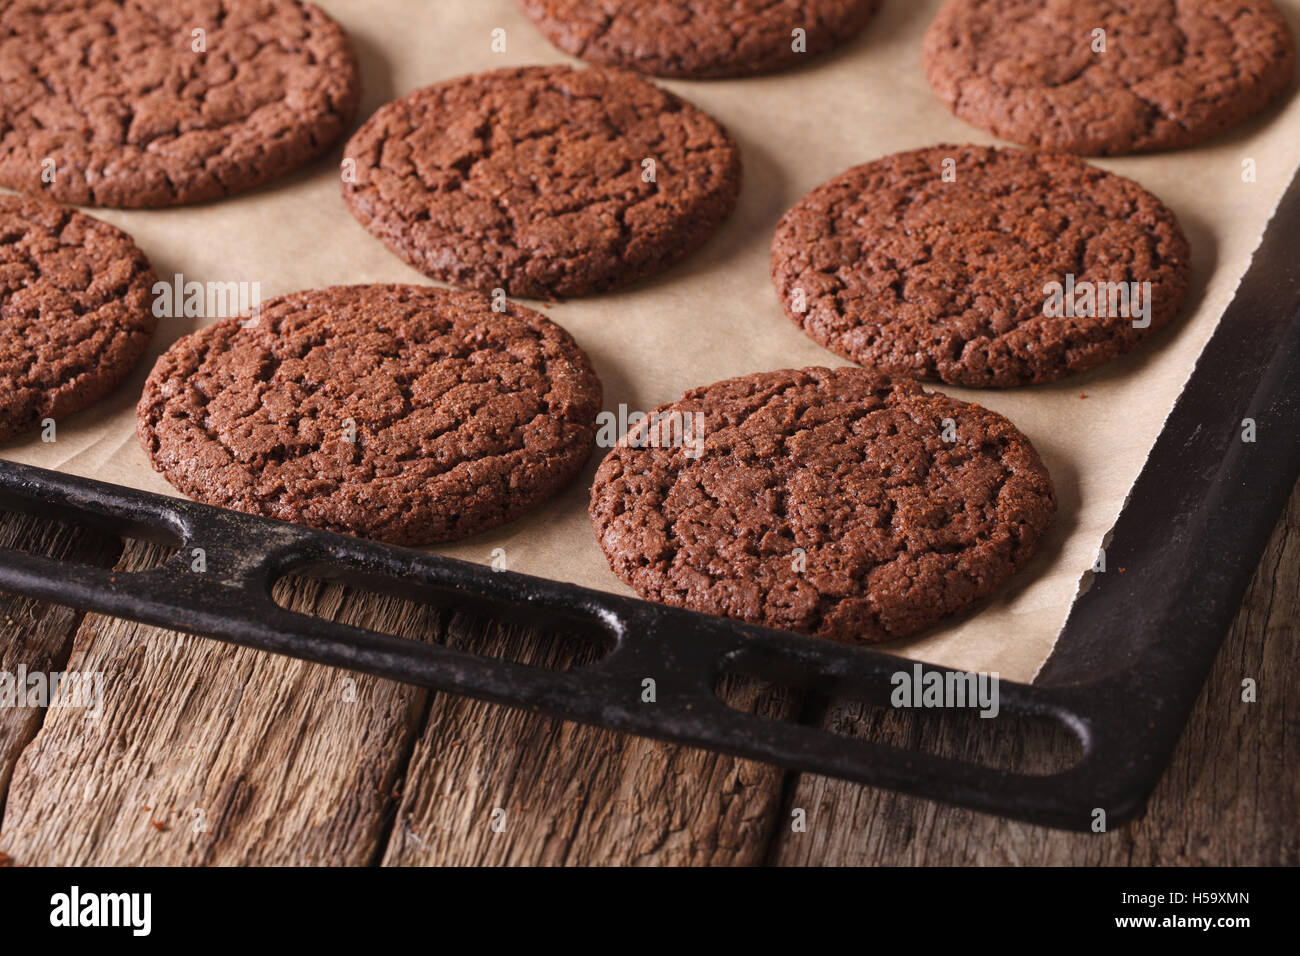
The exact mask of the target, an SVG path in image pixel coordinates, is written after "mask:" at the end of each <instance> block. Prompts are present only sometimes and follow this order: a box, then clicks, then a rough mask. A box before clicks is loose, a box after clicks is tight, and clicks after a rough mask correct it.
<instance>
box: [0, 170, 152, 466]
mask: <svg viewBox="0 0 1300 956" xmlns="http://www.w3.org/2000/svg"><path fill="white" fill-rule="evenodd" d="M156 281H157V279H156V277H155V276H154V272H153V269H151V268H150V267H149V261H148V260H147V259H146V258H145V256H144V253H143V252H141V251H140V250H139V249H137V248H136V245H135V243H134V242H132V241H131V237H130V236H128V235H127V234H126V233H124V232H122V231H121V230H120V229H117V228H116V227H114V226H110V225H109V224H108V223H106V222H101V221H100V220H98V219H94V218H92V217H91V216H87V215H85V214H84V213H80V212H77V211H76V210H74V209H68V208H66V207H64V206H60V205H58V204H56V203H52V202H50V201H49V200H46V199H33V198H30V197H27V196H0V441H2V440H4V439H7V438H10V437H12V436H14V435H16V434H19V433H20V432H24V431H27V430H28V429H30V428H35V427H36V426H38V425H40V424H41V422H42V421H44V420H45V419H46V418H52V419H54V420H55V421H56V422H58V421H59V420H60V419H62V418H63V417H64V416H67V415H71V414H72V413H73V412H77V411H80V410H81V409H83V408H85V407H86V406H88V405H90V404H92V403H94V402H96V401H98V400H99V399H100V398H102V397H103V396H105V395H107V394H108V393H109V392H110V391H112V390H113V389H114V388H115V387H116V386H117V385H118V384H119V383H120V382H121V381H122V380H123V379H125V378H126V377H127V376H128V375H129V374H130V373H131V369H132V367H134V365H135V363H136V361H137V360H138V359H139V358H140V356H141V355H143V354H144V351H145V348H146V347H148V345H149V337H150V336H151V335H152V334H153V330H154V328H155V327H156V326H157V324H158V320H157V318H156V317H155V316H154V314H153V309H152V306H153V285H154V282H156Z"/></svg>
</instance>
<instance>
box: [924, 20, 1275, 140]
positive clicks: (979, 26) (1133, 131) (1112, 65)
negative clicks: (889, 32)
mask: <svg viewBox="0 0 1300 956" xmlns="http://www.w3.org/2000/svg"><path fill="white" fill-rule="evenodd" d="M1294 61H1295V44H1294V42H1293V40H1292V38H1291V33H1290V31H1289V30H1288V29H1287V25H1286V21H1285V20H1284V19H1283V18H1282V15H1281V13H1279V12H1278V9H1277V8H1276V7H1275V6H1273V4H1272V3H1270V2H1269V0H1197V2H1196V3H1172V2H1170V0H1127V2H1123V3H1117V2H1113V0H1051V2H1048V3H1026V2H1025V0H949V2H948V3H947V4H946V5H945V6H944V7H943V9H941V10H940V11H939V14H938V16H937V17H935V20H934V23H932V24H931V25H930V29H929V30H928V32H927V33H926V35H925V46H924V54H923V62H924V64H925V73H926V76H927V77H928V78H929V81H930V86H931V87H933V88H934V91H935V92H936V93H938V94H939V97H940V98H941V99H942V100H943V101H944V102H945V103H947V104H948V107H949V109H951V110H952V111H953V112H954V113H956V114H957V115H958V116H960V117H961V118H962V119H964V120H966V121H967V122H968V123H974V124H975V125H976V126H979V127H982V128H983V129H987V130H990V131H991V132H994V133H996V134H997V135H999V136H1004V137H1006V138H1007V139H1010V140H1014V141H1016V142H1018V143H1025V144H1028V145H1032V146H1040V147H1043V148H1046V149H1060V150H1066V151H1068V152H1072V153H1085V154H1103V155H1112V154H1117V153H1132V152H1140V151H1146V150H1153V149H1173V148H1176V147H1179V146H1188V145H1190V144H1192V143H1199V142H1201V141H1203V140H1206V139H1209V138H1210V137H1212V136H1215V135H1217V134H1218V133H1221V132H1222V131H1223V130H1225V129H1227V128H1228V127H1230V126H1234V125H1236V124H1237V123H1240V122H1241V121H1242V120H1244V119H1246V117H1248V116H1252V115H1254V114H1255V113H1258V112H1259V111H1260V110H1262V109H1263V108H1264V106H1265V105H1266V104H1267V103H1268V102H1269V101H1270V100H1271V99H1273V98H1274V97H1275V96H1277V95H1278V94H1279V93H1281V92H1282V91H1283V90H1284V89H1285V88H1286V86H1287V84H1288V83H1289V82H1290V80H1291V70H1292V66H1293V63H1294Z"/></svg>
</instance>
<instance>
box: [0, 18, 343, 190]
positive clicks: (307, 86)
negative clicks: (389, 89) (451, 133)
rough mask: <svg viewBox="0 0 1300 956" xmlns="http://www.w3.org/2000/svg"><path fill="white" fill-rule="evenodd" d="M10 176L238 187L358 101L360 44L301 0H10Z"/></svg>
mask: <svg viewBox="0 0 1300 956" xmlns="http://www.w3.org/2000/svg"><path fill="white" fill-rule="evenodd" d="M0 63H2V64H4V66H3V77H4V82H3V83H2V84H0V184H2V185H5V186H12V187H14V188H15V189H23V190H27V191H29V192H41V191H43V192H45V193H48V194H49V195H51V196H53V197H55V198H57V199H61V200H63V201H65V202H72V203H80V204H84V205H96V206H174V205H178V204H181V203H192V202H201V201H203V200H208V199H215V198H217V197H219V196H226V195H229V194H231V193H236V192H239V191H241V190H244V189H248V188H250V187H252V186H256V185H258V184H259V183H263V182H266V181H267V180H269V179H273V178H275V177H277V176H279V175H281V174H283V173H286V172H288V171H289V170H291V169H295V168H297V167H298V166H301V165H303V164H304V163H307V162H309V161H310V160H312V159H315V158H316V157H317V156H320V155H321V154H322V153H323V152H325V150H327V149H328V148H329V147H330V146H331V145H332V144H333V143H334V141H335V140H337V139H338V138H339V137H340V136H341V135H342V134H343V132H344V130H345V129H346V128H347V126H348V124H349V122H351V119H352V116H353V114H354V113H355V111H356V105H357V96H358V89H359V79H358V72H357V63H356V58H355V56H354V55H353V51H352V45H351V43H350V42H349V40H348V38H347V36H346V35H345V34H344V33H343V31H342V30H341V29H340V28H339V26H338V25H337V24H336V23H335V22H334V21H333V20H331V19H330V18H329V17H327V16H325V14H324V13H322V12H321V11H320V10H319V9H317V8H316V7H314V6H311V5H310V4H304V3H299V2H297V0H221V2H219V3H213V2H208V0H168V2H167V3H141V2H138V0H59V2H58V3H50V2H47V0H13V2H10V3H5V4H4V5H3V6H0Z"/></svg>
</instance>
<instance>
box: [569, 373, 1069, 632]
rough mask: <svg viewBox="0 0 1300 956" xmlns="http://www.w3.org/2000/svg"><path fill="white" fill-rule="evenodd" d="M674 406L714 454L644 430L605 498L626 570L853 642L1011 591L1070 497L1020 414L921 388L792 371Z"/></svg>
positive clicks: (636, 583)
mask: <svg viewBox="0 0 1300 956" xmlns="http://www.w3.org/2000/svg"><path fill="white" fill-rule="evenodd" d="M674 412H675V413H678V414H683V413H692V414H694V415H700V416H703V417H702V420H701V419H697V420H696V422H697V425H696V427H697V428H699V429H700V430H701V431H702V435H703V439H704V447H703V453H702V454H697V452H698V451H699V449H698V447H696V448H692V447H691V445H690V444H689V443H680V444H678V445H677V446H675V447H674V446H673V445H672V443H671V442H670V441H665V440H660V441H658V442H657V444H658V446H659V447H655V444H656V442H655V441H650V442H645V441H642V442H640V444H641V445H642V447H633V445H635V444H636V443H637V440H638V438H639V437H640V436H639V433H637V432H633V433H632V436H631V439H630V440H624V441H623V442H620V444H619V445H618V446H616V447H615V448H614V449H613V450H612V451H611V452H610V453H609V454H608V455H607V456H606V457H605V459H604V461H603V462H601V465H600V467H599V468H598V469H597V471H596V479H595V485H594V488H593V490H592V498H591V521H592V526H593V528H594V529H595V532H596V537H597V539H598V540H599V542H600V545H601V547H602V549H603V550H604V552H605V555H606V557H607V558H608V559H609V563H610V567H611V569H612V570H613V571H614V573H615V574H617V575H618V576H619V577H621V578H622V579H623V580H624V581H626V582H627V583H628V584H629V585H631V586H632V587H633V588H634V589H635V590H636V591H637V592H638V593H639V594H641V595H642V596H643V597H646V598H649V599H651V600H654V601H661V602H663V603H665V604H672V605H676V606H679V607H687V608H690V609H692V610H696V611H703V612H706V613H709V614H720V615H725V616H728V617H734V618H739V619H741V620H744V621H749V622H751V623H755V624H763V625H766V626H768V627H775V628H781V629H784V630H792V631H799V632H803V633H808V634H814V635H817V636H819V637H825V638H831V639H833V640H837V641H843V642H849V643H871V642H876V641H884V640H893V639H897V638H901V637H906V636H908V635H910V634H914V633H916V632H917V631H919V630H921V629H923V628H925V627H928V626H929V625H931V624H933V623H934V622H936V621H938V620H939V619H940V618H942V617H944V616H946V615H949V614H953V613H956V612H958V611H961V610H963V609H965V608H967V607H969V606H970V605H972V604H973V603H975V602H976V601H978V600H980V599H981V598H983V597H986V596H987V595H989V594H990V593H992V592H993V591H994V590H996V589H997V588H998V587H999V586H1000V585H1001V584H1002V583H1003V582H1004V581H1005V580H1006V579H1007V578H1008V577H1010V575H1011V573H1012V572H1013V571H1014V570H1015V569H1016V568H1017V567H1019V566H1020V565H1021V564H1023V563H1024V562H1025V561H1026V560H1028V558H1029V557H1030V555H1032V554H1033V552H1034V550H1035V548H1036V547H1037V545H1038V541H1039V539H1040V537H1041V535H1042V533H1043V531H1044V529H1045V528H1046V527H1047V525H1048V523H1049V522H1050V520H1051V517H1052V514H1053V512H1054V511H1055V508H1056V503H1055V497H1054V494H1053V491H1052V484H1051V480H1050V479H1049V477H1048V474H1047V471H1046V469H1045V468H1044V467H1043V464H1042V461H1041V460H1040V459H1039V457H1038V454H1037V452H1035V451H1034V448H1033V446H1032V445H1031V444H1030V443H1029V440H1028V439H1027V438H1025V436H1024V435H1022V434H1021V433H1020V432H1019V431H1017V430H1016V428H1015V427H1014V426H1013V425H1012V424H1011V423H1010V422H1008V421H1007V420H1006V419H1005V418H1003V417H1001V416H1000V415H996V414H994V413H993V412H990V411H988V410H987V409H984V408H981V407H980V406H978V405H969V404H966V403H964V402H959V401H956V400H954V399H951V398H948V397H947V396H944V395H940V394H936V393H929V392H925V391H923V390H922V388H921V387H920V386H919V385H917V384H916V383H915V382H910V381H899V382H894V383H891V382H889V381H888V380H886V379H883V378H880V377H878V376H876V375H874V374H872V373H870V372H867V371H865V370H863V369H855V368H840V369H825V368H808V369H800V370H794V369H787V370H783V371H777V372H766V373H763V374H758V375H750V376H744V377H741V378H734V379H728V380H727V381H723V382H718V383H716V384H714V385H710V386H707V387H705V388H698V389H694V390H692V391H690V392H687V393H686V395H685V396H683V397H682V399H680V400H679V401H677V402H674V403H672V404H670V405H666V406H663V407H662V408H660V409H656V413H658V415H659V416H660V419H659V420H660V421H661V422H662V421H664V420H665V419H666V418H667V417H668V416H669V415H670V413H674ZM945 419H950V420H951V421H950V422H946V421H945ZM949 425H951V426H952V429H951V431H950V432H949V435H950V436H951V438H952V439H953V440H952V441H945V440H944V439H945V437H946V436H945V428H946V427H947V426H949ZM665 433H667V432H665ZM692 456H694V457H692Z"/></svg>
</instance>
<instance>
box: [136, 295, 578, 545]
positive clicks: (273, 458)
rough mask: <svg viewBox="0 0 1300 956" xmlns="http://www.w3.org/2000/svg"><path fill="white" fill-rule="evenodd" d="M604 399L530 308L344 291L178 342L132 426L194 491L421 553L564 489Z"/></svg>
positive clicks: (295, 300)
mask: <svg viewBox="0 0 1300 956" xmlns="http://www.w3.org/2000/svg"><path fill="white" fill-rule="evenodd" d="M600 397H601V390H600V381H599V380H598V379H597V378H596V375H595V372H593V371H592V368H591V363H590V362H589V361H588V360H587V356H586V354H585V353H584V352H583V351H582V349H580V348H579V347H578V346H577V344H576V343H575V342H574V341H573V339H572V337H570V335H569V334H568V333H567V332H565V331H564V330H563V329H561V328H560V327H559V326H557V325H555V324H554V323H552V322H551V321H549V320H548V319H546V318H545V317H543V316H541V315H539V314H538V313H536V312H532V311H530V310H528V309H522V308H520V307H518V306H516V305H507V306H506V307H505V311H504V312H494V311H493V309H492V303H491V301H490V300H489V299H488V298H486V297H485V296H481V295H477V294H473V293H467V292H455V291H450V290H447V289H433V288H426V287H417V286H402V285H370V286H334V287H333V288H329V289H320V290H313V291H309V292H295V293H293V294H292V295H286V296H281V297H280V298H278V299H273V300H271V301H270V302H268V303H266V304H264V305H263V306H262V308H261V310H260V312H259V314H258V316H257V318H256V320H255V324H252V325H249V326H247V327H241V324H240V321H239V320H237V319H227V320H225V321H222V322H218V323H217V324H216V325H212V326H209V327H207V328H205V329H202V330H200V331H198V332H195V333H194V334H193V335H189V336H186V337H185V338H183V339H181V340H180V341H178V342H177V343H176V344H175V345H173V346H172V347H171V348H170V349H169V350H168V351H167V352H166V353H165V354H164V355H163V356H162V357H161V358H159V360H158V364H157V365H156V366H154V370H153V372H152V374H150V376H149V381H148V383H147V384H146V385H145V390H144V395H143V397H142V398H141V399H140V407H139V410H138V417H137V421H138V431H139V435H140V441H141V443H142V444H143V445H144V449H145V451H146V453H147V454H148V455H149V458H150V459H151V460H152V462H153V466H154V468H156V469H157V470H158V471H161V472H162V473H163V474H164V475H166V476H167V480H168V481H170V482H171V483H172V484H173V485H175V486H176V487H177V488H178V489H180V490H181V491H183V492H184V493H185V494H187V495H189V496H190V497H192V498H197V499H198V500H200V501H204V502H207V503H208V504H214V505H222V506H224V507H227V508H234V509H237V510H239V511H248V512H252V513H254V514H261V515H266V516H268V517H272V518H279V519H281V520H284V521H294V522H298V523H301V524H307V525H312V526H313V527H317V528H324V529H326V530H328V531H339V532H348V533H352V534H357V535H362V536H364V537H368V538H376V539H378V540H381V541H389V542H392V543H395V544H429V543H432V542H435V541H445V540H449V539H452V538H461V537H464V536H465V535H468V534H473V533H474V532H476V531H481V530H483V529H485V528H490V527H494V526H496V525H499V524H502V523H504V522H506V521H509V520H510V519H512V518H515V517H517V516H519V515H521V514H523V513H524V512H525V511H527V510H528V509H529V508H531V507H533V506H534V505H535V504H537V503H538V502H540V501H542V500H543V499H545V498H547V497H549V496H551V495H553V494H554V493H555V492H556V491H558V490H559V489H560V488H561V487H562V486H563V485H564V484H565V483H567V482H568V481H569V479H571V478H572V477H573V476H574V475H575V474H577V472H578V470H579V469H580V468H581V467H582V465H583V462H585V461H586V460H587V457H588V455H589V454H590V453H591V447H592V441H593V439H594V437H595V416H596V412H597V410H598V409H599V407H600Z"/></svg>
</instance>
